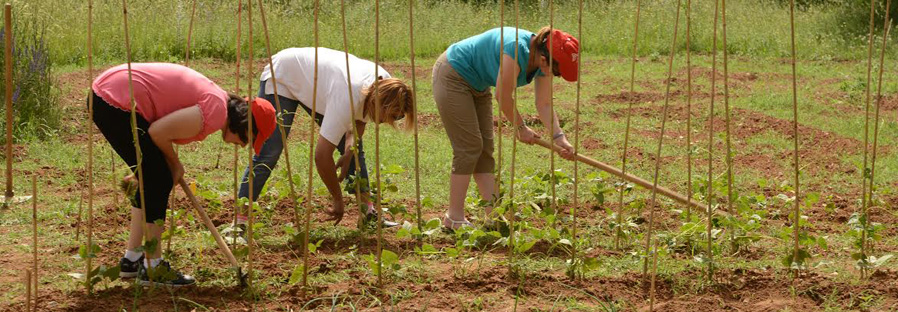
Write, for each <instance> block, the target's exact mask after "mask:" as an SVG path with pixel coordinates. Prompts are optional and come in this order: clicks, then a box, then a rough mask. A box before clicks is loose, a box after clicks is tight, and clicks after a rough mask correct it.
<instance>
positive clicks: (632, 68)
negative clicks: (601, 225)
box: [614, 0, 642, 249]
mask: <svg viewBox="0 0 898 312" xmlns="http://www.w3.org/2000/svg"><path fill="white" fill-rule="evenodd" d="M641 7H642V1H641V0H636V22H635V23H634V26H633V27H634V30H633V58H632V60H631V61H630V99H629V103H628V104H627V126H626V130H625V131H624V150H623V152H621V173H623V174H626V173H627V150H628V149H627V148H628V146H629V145H630V119H631V116H632V115H633V102H634V101H636V89H634V86H635V85H636V55H637V54H636V52H637V51H638V50H637V48H638V47H639V11H640V8H641ZM626 191H627V184H626V183H623V181H621V186H620V193H619V197H618V205H617V206H618V207H617V222H616V223H617V226H616V227H615V228H616V230H615V231H614V249H620V237H621V236H622V235H623V232H621V231H622V229H621V226H620V225H621V224H623V222H624V192H626Z"/></svg>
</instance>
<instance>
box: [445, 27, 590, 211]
mask: <svg viewBox="0 0 898 312" xmlns="http://www.w3.org/2000/svg"><path fill="white" fill-rule="evenodd" d="M502 32H504V40H503V39H502V37H503V36H502V35H500V34H501V33H502ZM550 36H551V45H550V42H549V38H550ZM516 37H517V42H516V40H515V38H516ZM500 46H501V47H502V48H501V49H500V48H499V47H500ZM550 48H551V51H552V53H551V58H550V53H549V49H550ZM579 51H580V42H579V41H578V40H577V38H574V37H573V36H571V35H569V34H567V33H565V32H563V31H560V30H558V29H550V28H549V27H543V29H541V30H540V31H539V32H538V33H536V34H534V33H532V32H530V31H526V30H523V29H517V32H516V29H515V28H514V27H505V28H504V29H499V28H495V29H491V30H488V31H486V32H484V33H482V34H479V35H476V36H473V37H470V38H467V39H465V40H462V41H459V42H457V43H455V44H453V45H452V46H450V47H449V49H447V50H446V52H444V53H443V54H442V55H440V57H439V59H437V61H436V63H435V64H434V65H433V97H434V100H435V101H436V104H437V109H438V110H439V113H440V119H441V120H442V122H443V126H444V127H445V128H446V133H447V134H448V136H449V141H450V142H451V143H452V170H451V174H450V178H449V211H448V212H447V213H446V215H445V216H444V218H443V226H445V227H447V228H450V229H457V228H459V227H462V226H470V225H471V223H470V222H468V220H467V219H466V218H465V212H464V203H465V194H467V192H468V184H469V183H470V181H471V176H472V175H473V177H474V181H475V182H476V183H477V188H478V189H479V190H480V196H481V197H482V198H483V199H484V200H487V201H493V200H495V199H496V198H497V196H498V193H497V190H496V183H495V174H494V173H493V171H494V170H495V166H496V161H495V159H494V158H493V149H494V148H493V114H492V99H491V97H492V96H491V93H490V87H494V88H496V99H497V100H498V101H499V103H501V109H502V114H503V115H505V117H506V118H507V119H509V120H512V118H514V119H513V120H515V122H514V124H516V125H518V127H517V129H515V131H516V133H517V137H518V139H519V140H521V142H524V143H527V144H533V143H534V142H535V141H536V140H537V139H538V138H539V135H537V134H536V132H534V131H533V130H532V129H530V127H528V126H527V125H525V124H524V121H523V119H522V118H521V116H520V114H518V113H517V112H516V110H514V109H513V108H514V105H515V103H514V99H513V97H512V94H513V92H514V89H515V88H516V87H521V86H524V85H527V84H529V83H531V82H534V81H535V85H534V89H533V90H534V97H535V102H536V103H535V104H536V110H537V112H538V113H539V118H540V120H541V121H542V123H543V125H544V126H546V128H551V129H552V133H553V136H552V141H553V142H554V144H555V145H558V146H559V147H561V148H562V149H561V152H559V154H560V155H561V157H563V158H565V159H573V156H574V153H573V151H574V148H573V146H571V144H570V142H568V140H567V138H566V137H565V135H564V132H563V131H562V129H561V127H560V126H559V123H558V117H557V115H555V118H554V119H553V118H552V115H553V113H552V107H551V106H550V92H551V89H550V88H552V77H550V76H547V75H544V74H543V73H545V72H549V71H551V72H552V74H553V76H561V77H562V78H564V79H565V80H567V81H577V58H578V57H579V53H580V52H579ZM531 52H535V53H531ZM516 53H517V61H515V60H516V58H515V54H516ZM500 59H501V65H500ZM550 59H551V60H552V65H551V67H550V64H549V60H550ZM500 67H501V68H500ZM491 211H492V207H488V208H487V214H489V213H491Z"/></svg>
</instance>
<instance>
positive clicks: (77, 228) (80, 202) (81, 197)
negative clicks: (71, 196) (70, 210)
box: [75, 192, 84, 242]
mask: <svg viewBox="0 0 898 312" xmlns="http://www.w3.org/2000/svg"><path fill="white" fill-rule="evenodd" d="M83 212H84V193H81V192H79V193H78V219H77V220H75V241H76V242H80V241H81V213H83Z"/></svg>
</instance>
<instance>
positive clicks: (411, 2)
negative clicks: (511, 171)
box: [316, 0, 505, 242]
mask: <svg viewBox="0 0 898 312" xmlns="http://www.w3.org/2000/svg"><path fill="white" fill-rule="evenodd" d="M316 3H317V2H316ZM501 3H503V10H502V12H503V13H502V14H503V20H504V16H505V15H504V14H505V13H504V12H505V10H504V3H505V1H501ZM414 7H415V0H408V38H409V39H408V40H409V50H411V55H410V57H411V62H412V105H414V106H415V116H412V117H414V119H413V120H414V121H415V130H414V131H415V214H416V215H417V217H418V231H419V232H423V229H422V228H421V224H422V223H424V219H422V218H421V169H420V168H421V167H420V163H419V158H420V157H419V156H418V151H419V148H418V116H417V115H418V94H417V92H418V87H417V84H416V83H415V81H416V79H415V68H416V67H415V16H414V14H412V13H413V12H414ZM500 67H501V66H500ZM499 124H500V125H501V124H502V123H501V122H500V123H499ZM500 127H501V126H500ZM501 129H502V128H499V138H500V140H501V138H502V130H501ZM499 151H500V153H501V151H502V141H499ZM499 159H500V162H501V159H502V156H501V154H500V156H499ZM499 168H502V167H501V165H500V166H499ZM499 172H502V170H501V169H500V170H499ZM499 181H502V180H501V179H499ZM496 187H499V183H496ZM494 205H495V204H494ZM419 241H421V239H420V238H419ZM422 242H423V241H422Z"/></svg>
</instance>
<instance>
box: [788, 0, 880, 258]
mask: <svg viewBox="0 0 898 312" xmlns="http://www.w3.org/2000/svg"><path fill="white" fill-rule="evenodd" d="M891 5H892V0H886V16H885V19H884V21H885V23H884V24H885V25H886V26H885V29H884V30H883V35H882V36H883V40H882V49H881V50H880V56H879V79H878V80H877V84H878V86H877V88H876V114H875V116H874V118H873V153H872V155H871V158H870V188H868V189H867V192H868V193H867V198H869V199H870V200H871V202H870V204H871V205H872V204H874V202H873V201H872V200H873V187H874V185H873V183H874V181H875V177H876V147H877V146H878V144H879V108H880V107H881V106H882V105H881V104H882V74H883V71H884V70H885V67H884V63H885V55H886V43H887V42H888V38H889V31H890V30H891V27H892V22H891V20H890V19H889V12H890V7H891ZM793 76H794V75H793ZM796 132H797V131H796ZM868 221H869V218H868ZM865 232H866V231H865ZM868 251H869V252H870V253H873V246H872V242H870V246H868Z"/></svg>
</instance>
